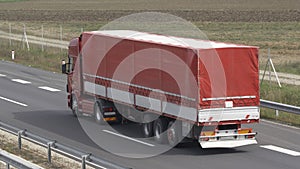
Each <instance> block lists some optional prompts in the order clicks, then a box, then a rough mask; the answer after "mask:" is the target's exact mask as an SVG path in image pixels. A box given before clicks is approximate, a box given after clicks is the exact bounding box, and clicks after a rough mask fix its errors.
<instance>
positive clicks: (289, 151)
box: [260, 145, 300, 156]
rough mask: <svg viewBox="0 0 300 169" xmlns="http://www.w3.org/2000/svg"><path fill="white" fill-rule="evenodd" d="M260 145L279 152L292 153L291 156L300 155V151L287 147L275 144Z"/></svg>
mask: <svg viewBox="0 0 300 169" xmlns="http://www.w3.org/2000/svg"><path fill="white" fill-rule="evenodd" d="M260 147H262V148H265V149H269V150H273V151H277V152H280V153H284V154H288V155H291V156H300V152H297V151H293V150H289V149H285V148H282V147H277V146H273V145H264V146H260Z"/></svg>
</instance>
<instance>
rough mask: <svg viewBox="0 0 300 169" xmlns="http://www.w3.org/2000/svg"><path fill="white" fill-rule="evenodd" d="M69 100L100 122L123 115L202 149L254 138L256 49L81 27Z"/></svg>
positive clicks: (160, 136)
mask: <svg viewBox="0 0 300 169" xmlns="http://www.w3.org/2000/svg"><path fill="white" fill-rule="evenodd" d="M62 72H63V73H66V74H67V93H68V106H69V107H70V108H71V109H72V112H73V114H74V115H75V116H80V115H82V114H86V115H89V116H91V117H94V118H95V119H96V122H98V123H99V124H106V123H116V124H118V125H119V124H120V125H122V124H123V123H122V121H124V120H128V121H133V122H136V123H139V124H141V130H142V132H143V134H144V136H145V137H154V140H155V141H157V142H159V143H169V144H170V145H172V146H175V145H177V144H178V143H179V142H180V141H181V140H182V139H185V140H193V141H197V142H199V144H200V145H201V147H202V148H234V147H238V146H245V145H250V144H256V143H257V142H256V140H255V136H256V134H257V133H256V132H253V131H252V128H249V127H245V126H249V125H247V124H253V123H258V122H259V118H260V115H259V112H260V109H259V99H260V98H259V97H260V96H259V65H258V47H255V46H245V45H237V44H230V43H221V42H214V41H209V40H200V39H193V38H183V37H175V36H165V35H159V34H153V33H145V32H138V31H132V30H103V31H92V32H83V33H82V34H81V35H80V37H78V38H74V39H73V40H71V41H70V44H69V50H68V63H66V64H63V65H62Z"/></svg>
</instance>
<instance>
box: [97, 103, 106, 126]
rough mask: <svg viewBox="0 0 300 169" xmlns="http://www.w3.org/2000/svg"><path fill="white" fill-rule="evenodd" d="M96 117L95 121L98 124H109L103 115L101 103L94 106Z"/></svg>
mask: <svg viewBox="0 0 300 169" xmlns="http://www.w3.org/2000/svg"><path fill="white" fill-rule="evenodd" d="M94 116H95V120H96V122H97V123H98V124H100V125H105V124H107V122H106V121H105V120H104V119H103V114H102V111H101V105H100V103H95V105H94Z"/></svg>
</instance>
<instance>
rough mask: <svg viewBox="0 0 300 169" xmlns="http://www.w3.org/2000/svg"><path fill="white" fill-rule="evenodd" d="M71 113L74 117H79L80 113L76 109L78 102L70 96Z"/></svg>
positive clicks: (74, 97)
mask: <svg viewBox="0 0 300 169" xmlns="http://www.w3.org/2000/svg"><path fill="white" fill-rule="evenodd" d="M72 113H73V115H74V116H75V117H80V116H81V113H80V112H79V109H78V100H77V99H76V96H75V95H73V96H72Z"/></svg>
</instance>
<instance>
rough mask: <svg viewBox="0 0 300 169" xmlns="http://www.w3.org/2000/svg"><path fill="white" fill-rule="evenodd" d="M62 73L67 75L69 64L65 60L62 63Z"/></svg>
mask: <svg viewBox="0 0 300 169" xmlns="http://www.w3.org/2000/svg"><path fill="white" fill-rule="evenodd" d="M61 73H63V74H67V64H66V61H65V60H62V61H61Z"/></svg>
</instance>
